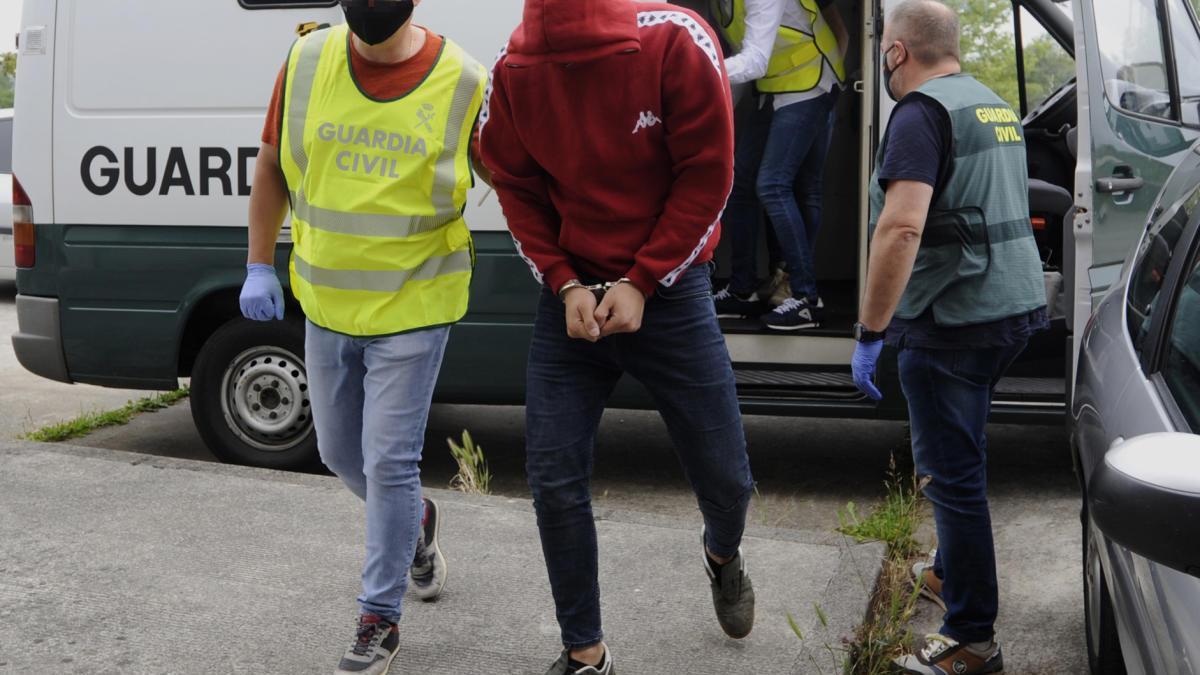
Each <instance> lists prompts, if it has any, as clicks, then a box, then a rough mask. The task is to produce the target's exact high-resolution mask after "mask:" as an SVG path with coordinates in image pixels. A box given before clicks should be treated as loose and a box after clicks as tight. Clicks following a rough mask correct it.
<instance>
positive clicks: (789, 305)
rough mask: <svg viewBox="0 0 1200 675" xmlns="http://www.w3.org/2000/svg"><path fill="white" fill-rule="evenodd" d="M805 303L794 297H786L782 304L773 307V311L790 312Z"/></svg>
mask: <svg viewBox="0 0 1200 675" xmlns="http://www.w3.org/2000/svg"><path fill="white" fill-rule="evenodd" d="M805 304H807V303H805V302H803V301H801V300H797V299H795V298H788V299H787V300H784V301H783V304H782V305H780V306H778V307H776V308H775V313H776V314H787V313H788V312H790V311H792V310H794V309H800V308H801V307H803V306H804V305H805Z"/></svg>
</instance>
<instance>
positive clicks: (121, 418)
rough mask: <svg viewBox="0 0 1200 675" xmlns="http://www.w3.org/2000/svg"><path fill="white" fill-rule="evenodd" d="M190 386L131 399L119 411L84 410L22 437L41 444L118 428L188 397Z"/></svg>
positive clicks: (59, 441)
mask: <svg viewBox="0 0 1200 675" xmlns="http://www.w3.org/2000/svg"><path fill="white" fill-rule="evenodd" d="M189 393H190V392H189V389H188V388H187V387H184V388H182V389H176V390H175V391H168V392H166V393H163V394H156V395H154V396H147V397H146V398H142V399H138V400H136V401H130V402H129V403H126V404H125V405H124V406H122V407H120V408H117V409H116V410H108V411H105V412H94V413H85V414H83V415H80V416H79V417H76V418H75V419H73V420H68V421H66V422H60V423H58V424H51V425H49V426H45V427H42V428H41V429H38V430H36V431H31V432H29V433H27V434H25V435H23V436H22V437H21V438H24V439H25V440H29V441H38V442H40V443H61V442H63V441H69V440H71V439H74V438H80V437H82V436H87V435H88V434H90V433H92V432H93V431H96V430H97V429H103V428H105V427H117V426H122V425H125V424H129V420H131V419H133V418H134V417H135V416H137V415H138V414H139V413H144V412H154V411H155V410H162V409H163V408H169V407H171V406H172V405H174V404H175V403H178V402H179V401H181V400H183V399H185V398H187V397H188V394H189Z"/></svg>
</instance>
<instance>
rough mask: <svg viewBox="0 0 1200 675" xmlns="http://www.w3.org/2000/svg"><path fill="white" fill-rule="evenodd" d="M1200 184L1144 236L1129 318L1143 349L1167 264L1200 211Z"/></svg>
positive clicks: (1134, 274)
mask: <svg viewBox="0 0 1200 675" xmlns="http://www.w3.org/2000/svg"><path fill="white" fill-rule="evenodd" d="M1197 207H1200V186H1197V187H1196V188H1195V189H1193V190H1192V192H1191V194H1190V195H1189V196H1188V197H1186V198H1185V199H1184V200H1183V202H1182V203H1180V204H1179V205H1178V206H1175V207H1174V208H1172V209H1170V210H1169V211H1168V212H1166V213H1163V214H1162V215H1161V216H1160V217H1159V218H1158V220H1156V221H1155V222H1154V224H1153V225H1151V227H1150V231H1149V232H1147V233H1146V237H1145V238H1144V239H1143V240H1142V245H1141V248H1140V249H1138V252H1137V257H1136V258H1135V259H1134V264H1133V272H1132V273H1131V275H1130V277H1129V296H1128V300H1127V305H1128V306H1127V311H1126V312H1125V316H1126V320H1127V321H1128V324H1129V336H1130V338H1132V340H1133V348H1134V350H1135V351H1137V352H1138V354H1141V353H1142V352H1143V347H1144V346H1145V342H1146V336H1147V334H1148V333H1149V331H1150V319H1151V317H1152V316H1153V315H1154V308H1155V307H1156V306H1157V304H1158V298H1159V295H1160V293H1161V292H1162V287H1163V282H1164V281H1166V278H1167V268H1169V267H1170V266H1171V257H1172V256H1173V255H1174V253H1175V249H1176V248H1177V246H1178V244H1179V239H1180V237H1182V236H1183V231H1184V229H1185V228H1187V224H1188V221H1189V220H1190V219H1191V216H1192V214H1193V213H1196V212H1197V211H1200V209H1198V208H1197Z"/></svg>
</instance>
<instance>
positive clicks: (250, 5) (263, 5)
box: [238, 0, 337, 9]
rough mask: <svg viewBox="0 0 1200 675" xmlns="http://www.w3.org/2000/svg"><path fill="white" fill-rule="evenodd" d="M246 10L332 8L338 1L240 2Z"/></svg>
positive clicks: (275, 0) (270, 0)
mask: <svg viewBox="0 0 1200 675" xmlns="http://www.w3.org/2000/svg"><path fill="white" fill-rule="evenodd" d="M238 3H240V4H241V5H242V7H245V8H246V9H273V8H274V9H280V8H285V7H332V6H334V5H336V4H337V1H336V0H238Z"/></svg>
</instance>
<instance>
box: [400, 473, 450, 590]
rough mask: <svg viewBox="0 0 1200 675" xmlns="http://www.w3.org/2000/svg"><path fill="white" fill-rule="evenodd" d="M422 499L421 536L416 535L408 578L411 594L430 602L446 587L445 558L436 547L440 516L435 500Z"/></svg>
mask: <svg viewBox="0 0 1200 675" xmlns="http://www.w3.org/2000/svg"><path fill="white" fill-rule="evenodd" d="M422 501H423V502H424V506H425V514H424V518H423V519H422V523H421V536H420V537H417V553H416V555H414V556H413V561H412V566H411V567H410V568H409V570H408V578H409V580H410V582H411V583H410V585H411V586H412V589H413V594H415V595H416V596H417V597H418V598H420V599H421V600H424V601H425V602H432V601H434V600H437V597H438V596H439V595H441V593H442V589H443V588H445V587H446V571H447V570H446V559H445V558H444V557H443V556H442V549H441V548H439V547H438V529H439V528H440V518H439V517H438V505H437V502H435V501H433V500H432V499H429V498H428V497H426V498H424V499H423V500H422Z"/></svg>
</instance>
